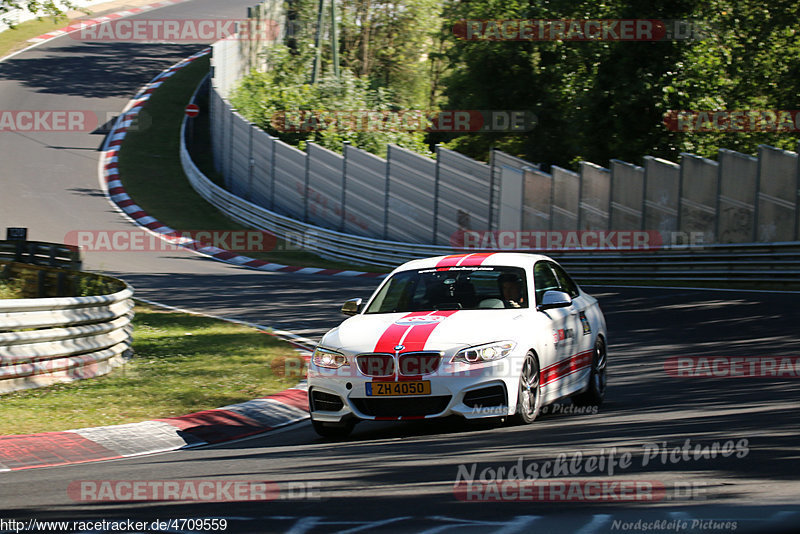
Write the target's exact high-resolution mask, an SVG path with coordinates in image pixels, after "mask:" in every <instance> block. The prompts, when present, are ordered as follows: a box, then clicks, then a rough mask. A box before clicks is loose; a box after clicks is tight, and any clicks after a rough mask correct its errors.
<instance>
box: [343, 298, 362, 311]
mask: <svg viewBox="0 0 800 534" xmlns="http://www.w3.org/2000/svg"><path fill="white" fill-rule="evenodd" d="M361 304H362V301H361V299H350V300H348V301H347V302H345V303H344V304H342V313H343V314H345V315H358V314H359V313H360V312H361Z"/></svg>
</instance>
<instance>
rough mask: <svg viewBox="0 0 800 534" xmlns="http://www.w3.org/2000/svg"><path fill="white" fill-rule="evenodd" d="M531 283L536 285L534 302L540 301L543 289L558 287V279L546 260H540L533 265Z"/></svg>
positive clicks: (538, 302)
mask: <svg viewBox="0 0 800 534" xmlns="http://www.w3.org/2000/svg"><path fill="white" fill-rule="evenodd" d="M533 283H534V285H535V286H536V303H537V304H541V303H542V297H544V293H545V291H549V290H551V289H558V288H559V285H558V280H557V279H556V277H555V275H554V274H553V270H552V269H550V267H549V266H548V265H547V262H545V261H540V262H538V263H537V264H536V265H535V266H534V267H533Z"/></svg>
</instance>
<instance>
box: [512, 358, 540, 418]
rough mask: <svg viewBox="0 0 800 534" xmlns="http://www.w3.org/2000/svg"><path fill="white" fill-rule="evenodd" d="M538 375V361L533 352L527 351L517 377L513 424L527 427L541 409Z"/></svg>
mask: <svg viewBox="0 0 800 534" xmlns="http://www.w3.org/2000/svg"><path fill="white" fill-rule="evenodd" d="M540 375H541V373H540V370H539V360H537V359H536V355H535V354H534V353H533V351H528V354H526V355H525V362H524V363H523V364H522V372H521V373H520V376H519V394H518V395H517V410H516V413H515V414H514V415H513V417H512V418H511V420H512V421H513V422H515V423H519V424H525V425H527V424H530V423H533V421H534V420H535V419H536V417H537V416H538V415H539V410H540V409H541V407H542V395H541V382H540V380H539V378H540Z"/></svg>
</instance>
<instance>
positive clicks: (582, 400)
mask: <svg viewBox="0 0 800 534" xmlns="http://www.w3.org/2000/svg"><path fill="white" fill-rule="evenodd" d="M607 366H608V354H607V353H606V344H605V343H604V342H603V339H602V338H597V341H596V342H595V344H594V354H593V355H592V371H591V373H590V374H589V386H588V387H587V388H586V390H585V391H583V392H581V393H578V394H577V395H575V396H574V397H572V404H574V405H575V406H600V405H601V404H603V399H604V398H605V396H606V382H607V377H606V368H607Z"/></svg>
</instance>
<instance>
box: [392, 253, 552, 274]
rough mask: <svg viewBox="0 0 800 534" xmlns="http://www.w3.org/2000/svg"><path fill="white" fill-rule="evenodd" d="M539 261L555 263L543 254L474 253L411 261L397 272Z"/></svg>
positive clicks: (511, 264) (517, 265)
mask: <svg viewBox="0 0 800 534" xmlns="http://www.w3.org/2000/svg"><path fill="white" fill-rule="evenodd" d="M539 260H548V261H554V260H553V259H552V258H549V257H548V256H544V255H542V254H527V253H523V252H474V253H465V254H453V255H449V256H435V257H432V258H423V259H418V260H411V261H409V262H406V263H404V264H403V265H401V266H400V267H398V268H396V269H395V271H408V270H412V269H430V268H433V267H453V266H459V265H460V266H473V267H474V266H479V265H485V266H491V265H502V266H505V267H529V266H531V265H533V264H534V263H535V262H537V261H539Z"/></svg>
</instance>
